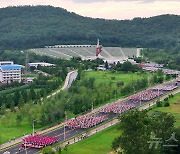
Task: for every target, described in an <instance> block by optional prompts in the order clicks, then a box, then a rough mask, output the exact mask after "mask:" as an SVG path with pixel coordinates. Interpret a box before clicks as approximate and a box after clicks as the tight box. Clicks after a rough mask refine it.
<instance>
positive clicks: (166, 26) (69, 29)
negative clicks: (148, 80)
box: [0, 6, 180, 49]
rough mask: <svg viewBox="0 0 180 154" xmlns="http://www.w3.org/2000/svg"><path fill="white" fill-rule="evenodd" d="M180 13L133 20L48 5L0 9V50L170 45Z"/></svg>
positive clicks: (179, 31) (179, 33)
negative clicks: (82, 13) (97, 16)
mask: <svg viewBox="0 0 180 154" xmlns="http://www.w3.org/2000/svg"><path fill="white" fill-rule="evenodd" d="M179 25H180V16H177V15H161V16H156V17H151V18H135V19H133V20H121V21H120V20H105V19H93V18H87V17H82V16H80V15H77V14H75V13H70V12H68V11H66V10H65V9H62V8H54V7H51V6H20V7H8V8H1V9H0V49H17V48H19V49H27V48H35V47H44V46H45V45H55V44H88V43H89V44H95V43H96V39H97V38H100V39H101V42H102V44H103V45H104V46H128V47H131V46H133V47H137V46H138V47H160V48H162V47H171V46H175V45H176V44H177V43H178V42H179V41H180V26H179Z"/></svg>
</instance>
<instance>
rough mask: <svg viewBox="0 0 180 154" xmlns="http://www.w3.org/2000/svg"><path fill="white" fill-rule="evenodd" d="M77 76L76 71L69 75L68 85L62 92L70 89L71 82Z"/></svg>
mask: <svg viewBox="0 0 180 154" xmlns="http://www.w3.org/2000/svg"><path fill="white" fill-rule="evenodd" d="M77 75H78V72H77V71H74V72H72V73H71V74H70V75H69V80H68V84H67V86H66V87H65V89H64V90H67V89H69V88H70V86H71V84H72V82H73V81H74V80H75V79H76V78H77Z"/></svg>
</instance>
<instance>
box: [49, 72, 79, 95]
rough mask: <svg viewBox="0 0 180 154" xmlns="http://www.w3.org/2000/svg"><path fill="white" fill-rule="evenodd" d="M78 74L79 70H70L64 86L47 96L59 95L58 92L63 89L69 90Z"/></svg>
mask: <svg viewBox="0 0 180 154" xmlns="http://www.w3.org/2000/svg"><path fill="white" fill-rule="evenodd" d="M77 75H78V72H77V70H76V71H72V72H69V73H68V74H67V76H66V80H65V83H64V86H63V87H62V88H61V89H59V90H58V91H56V92H54V93H52V94H51V95H49V96H47V98H50V97H52V96H54V95H57V94H58V93H60V91H61V90H67V89H69V88H70V86H71V84H72V82H73V81H74V80H75V79H76V78H77Z"/></svg>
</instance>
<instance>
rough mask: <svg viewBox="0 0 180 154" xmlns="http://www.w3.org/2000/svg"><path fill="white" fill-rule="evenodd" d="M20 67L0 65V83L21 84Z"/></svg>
mask: <svg viewBox="0 0 180 154" xmlns="http://www.w3.org/2000/svg"><path fill="white" fill-rule="evenodd" d="M21 68H22V67H21V66H20V65H14V64H13V63H12V65H1V66H0V82H1V83H11V82H14V81H18V82H21Z"/></svg>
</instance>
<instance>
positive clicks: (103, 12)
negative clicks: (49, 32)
mask: <svg viewBox="0 0 180 154" xmlns="http://www.w3.org/2000/svg"><path fill="white" fill-rule="evenodd" d="M14 5H15V6H17V5H52V6H56V7H62V8H65V9H67V10H68V11H70V12H75V13H77V14H80V15H83V16H88V17H94V18H106V19H132V18H134V17H150V16H155V15H160V14H178V15H180V0H0V7H6V6H14Z"/></svg>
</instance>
